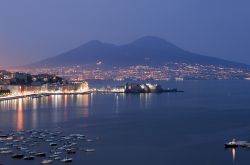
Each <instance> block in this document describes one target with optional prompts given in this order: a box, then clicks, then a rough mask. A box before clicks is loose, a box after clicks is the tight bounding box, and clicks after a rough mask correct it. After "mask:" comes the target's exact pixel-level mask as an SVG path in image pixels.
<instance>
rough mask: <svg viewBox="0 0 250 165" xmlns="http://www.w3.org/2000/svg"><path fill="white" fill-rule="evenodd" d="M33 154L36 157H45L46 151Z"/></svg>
mask: <svg viewBox="0 0 250 165" xmlns="http://www.w3.org/2000/svg"><path fill="white" fill-rule="evenodd" d="M35 156H37V157H45V156H46V153H44V152H38V153H36V154H35Z"/></svg>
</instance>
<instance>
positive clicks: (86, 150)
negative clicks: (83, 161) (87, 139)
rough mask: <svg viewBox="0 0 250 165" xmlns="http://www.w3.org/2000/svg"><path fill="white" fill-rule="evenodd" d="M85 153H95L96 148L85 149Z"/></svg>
mask: <svg viewBox="0 0 250 165" xmlns="http://www.w3.org/2000/svg"><path fill="white" fill-rule="evenodd" d="M85 152H95V149H94V148H87V149H85Z"/></svg>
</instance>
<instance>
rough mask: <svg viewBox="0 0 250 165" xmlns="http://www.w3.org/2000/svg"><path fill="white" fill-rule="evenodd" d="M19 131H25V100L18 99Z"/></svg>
mask: <svg viewBox="0 0 250 165" xmlns="http://www.w3.org/2000/svg"><path fill="white" fill-rule="evenodd" d="M16 128H17V131H20V130H22V129H23V100H22V99H18V109H17V126H16Z"/></svg>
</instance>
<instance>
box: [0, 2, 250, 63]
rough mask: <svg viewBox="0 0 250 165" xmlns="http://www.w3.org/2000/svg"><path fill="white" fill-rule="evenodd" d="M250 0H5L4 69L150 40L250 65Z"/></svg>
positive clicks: (0, 37)
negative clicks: (91, 45) (79, 49)
mask: <svg viewBox="0 0 250 165" xmlns="http://www.w3.org/2000/svg"><path fill="white" fill-rule="evenodd" d="M249 7H250V1H249V0H0V65H2V66H3V65H4V66H10V65H23V64H28V63H31V62H34V61H38V60H40V59H44V58H47V57H51V56H55V55H57V54H60V53H62V52H64V51H66V50H69V49H72V48H74V47H76V46H79V45H81V44H84V43H85V42H88V41H90V40H95V39H98V40H101V41H103V42H110V43H115V44H126V43H129V42H131V41H133V40H135V39H137V38H140V37H142V36H146V35H153V36H159V37H162V38H164V39H166V40H168V41H169V42H172V43H174V44H176V45H177V46H179V47H181V48H184V49H186V50H189V51H192V52H196V53H200V54H204V55H208V56H214V57H220V58H223V59H228V60H233V61H238V62H244V63H248V64H250V10H249Z"/></svg>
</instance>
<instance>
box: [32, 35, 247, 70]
mask: <svg viewBox="0 0 250 165" xmlns="http://www.w3.org/2000/svg"><path fill="white" fill-rule="evenodd" d="M100 61H101V62H102V66H104V67H113V66H131V65H137V64H138V65H145V64H146V65H163V64H164V63H167V62H185V63H190V64H205V65H221V66H228V67H249V66H248V65H245V64H241V63H236V62H231V61H227V60H222V59H219V58H214V57H208V56H202V55H199V54H195V53H191V52H188V51H185V50H183V49H181V48H179V47H177V46H175V45H173V44H171V43H169V42H167V41H166V40H164V39H161V38H158V37H151V36H147V37H143V38H140V39H138V40H136V41H134V42H132V43H130V44H127V45H121V46H117V45H113V44H107V43H102V42H100V41H97V40H95V41H91V42H88V43H86V44H84V45H82V46H79V47H77V48H75V49H72V50H70V51H68V52H65V53H62V54H60V55H58V56H55V57H52V58H49V59H45V60H43V61H40V62H37V63H34V64H32V65H30V66H35V67H44V66H47V67H52V66H70V65H89V66H95V65H96V64H97V63H98V62H100ZM99 64H100V63H99Z"/></svg>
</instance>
